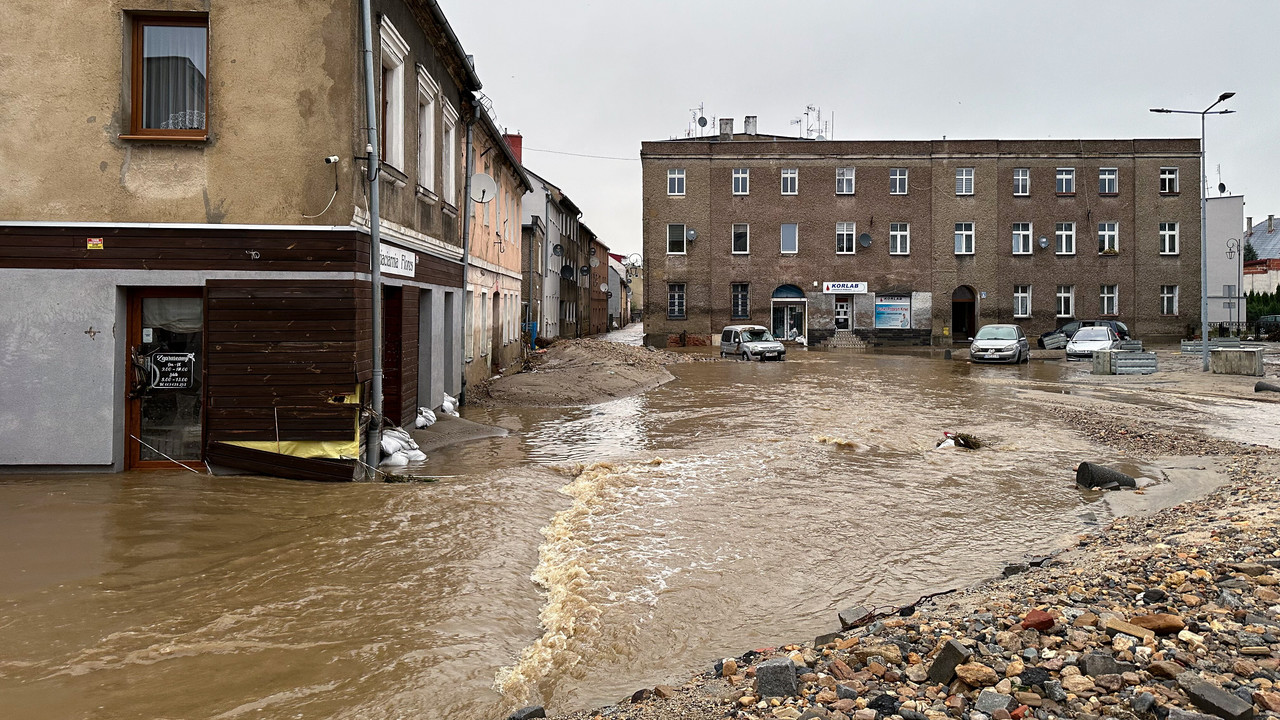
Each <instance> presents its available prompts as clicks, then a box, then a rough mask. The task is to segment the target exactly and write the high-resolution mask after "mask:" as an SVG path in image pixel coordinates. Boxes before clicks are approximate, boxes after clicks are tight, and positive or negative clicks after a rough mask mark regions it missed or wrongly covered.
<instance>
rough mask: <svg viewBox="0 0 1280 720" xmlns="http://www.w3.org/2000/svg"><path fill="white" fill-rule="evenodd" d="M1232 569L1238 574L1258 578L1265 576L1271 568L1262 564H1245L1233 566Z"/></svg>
mask: <svg viewBox="0 0 1280 720" xmlns="http://www.w3.org/2000/svg"><path fill="white" fill-rule="evenodd" d="M1231 569H1232V570H1235V571H1236V572H1238V573H1244V574H1245V575H1248V576H1250V577H1257V576H1258V575H1265V574H1266V573H1267V571H1268V570H1270V569H1271V568H1269V567H1267V566H1266V565H1263V564H1262V563H1252V562H1244V563H1236V564H1234V565H1232V566H1231Z"/></svg>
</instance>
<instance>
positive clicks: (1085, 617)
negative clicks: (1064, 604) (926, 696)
mask: <svg viewBox="0 0 1280 720" xmlns="http://www.w3.org/2000/svg"><path fill="white" fill-rule="evenodd" d="M1097 625H1098V616H1097V615H1094V614H1093V613H1091V612H1087V613H1083V614H1082V615H1080V616H1079V617H1077V618H1076V619H1075V620H1072V621H1071V626H1072V627H1078V628H1086V627H1097Z"/></svg>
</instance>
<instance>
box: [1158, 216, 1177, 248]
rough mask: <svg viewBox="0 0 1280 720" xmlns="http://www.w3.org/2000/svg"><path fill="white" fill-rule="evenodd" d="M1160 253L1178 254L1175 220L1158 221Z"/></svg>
mask: <svg viewBox="0 0 1280 720" xmlns="http://www.w3.org/2000/svg"><path fill="white" fill-rule="evenodd" d="M1160 254H1161V255H1177V254H1178V223H1176V222H1162V223H1160Z"/></svg>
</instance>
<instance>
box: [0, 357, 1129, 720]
mask: <svg viewBox="0 0 1280 720" xmlns="http://www.w3.org/2000/svg"><path fill="white" fill-rule="evenodd" d="M792 355H793V357H792V358H790V359H789V360H788V361H787V362H785V363H770V364H760V363H751V364H748V363H740V362H724V363H698V364H690V365H681V366H677V367H675V368H674V371H675V373H676V374H677V376H678V379H677V380H676V381H675V382H673V383H671V384H668V385H666V386H664V387H662V388H659V389H657V390H655V391H652V392H650V393H648V394H647V395H645V396H643V397H638V398H630V399H624V400H619V401H615V402H611V403H606V404H604V405H599V406H595V407H589V408H579V409H567V410H550V409H540V410H511V409H501V410H488V411H472V412H470V414H468V417H469V418H470V419H473V420H478V421H481V422H489V423H493V424H498V425H502V426H504V427H507V428H508V429H510V430H512V431H513V432H512V434H511V435H510V436H508V437H504V438H494V439H490V440H483V441H477V442H475V443H470V444H467V445H464V446H458V447H453V448H449V449H446V450H443V451H440V452H437V453H435V454H434V455H433V456H432V457H431V458H430V462H429V465H428V467H429V471H430V472H431V473H433V474H436V475H438V476H440V477H441V480H440V482H438V483H433V484H428V485H413V486H405V485H346V486H333V485H315V484H306V483H297V482H291V481H283V480H273V479H245V478H211V477H207V476H198V475H193V474H170V473H149V474H129V475H121V476H75V477H66V476H44V477H26V478H4V479H0V571H2V572H0V638H2V639H3V642H0V707H4V708H6V711H5V713H4V714H5V715H6V716H9V717H22V718H59V719H62V718H242V717H246V718H247V717H251V718H318V717H325V718H454V719H456V718H494V717H499V716H501V714H502V713H503V712H504V711H506V710H509V709H510V708H512V707H516V706H519V705H523V704H527V703H541V704H546V705H547V706H548V707H549V708H550V709H551V710H553V711H567V710H571V709H576V708H579V707H591V706H595V705H600V704H606V703H610V702H614V701H616V700H618V699H619V698H621V697H623V696H625V695H627V694H629V693H630V692H632V691H634V690H636V689H637V688H640V687H644V686H652V685H653V684H655V683H659V682H663V681H669V680H679V679H681V678H682V677H684V676H687V674H688V672H689V671H690V670H691V669H693V668H698V667H702V666H704V665H705V663H707V662H710V661H711V660H713V659H714V658H717V657H722V656H726V655H737V654H740V653H741V652H742V651H744V650H746V649H749V648H753V647H761V646H768V645H775V644H778V643H782V642H787V641H792V640H798V639H805V638H811V637H812V636H813V635H815V634H817V633H821V632H826V631H829V630H831V629H832V628H833V627H834V626H835V624H836V623H835V612H836V610H837V609H838V608H840V607H844V606H846V605H851V604H855V603H861V604H868V603H870V604H877V605H878V604H897V603H904V602H910V601H912V600H914V599H916V598H917V597H919V596H920V595H923V594H925V593H929V592H934V591H937V590H941V589H946V588H951V587H958V586H963V585H967V584H970V583H972V582H975V581H977V580H980V579H982V578H984V577H987V576H989V575H991V574H993V573H996V572H998V571H999V570H1000V568H1001V567H1002V565H1003V564H1004V563H1005V562H1007V561H1011V560H1016V559H1019V558H1020V557H1022V556H1023V555H1024V554H1034V553H1041V552H1045V551H1048V550H1050V549H1051V548H1053V547H1055V546H1058V545H1060V544H1062V543H1063V542H1065V541H1066V539H1067V538H1069V537H1070V536H1071V535H1073V534H1074V533H1078V532H1080V531H1082V530H1084V529H1085V528H1086V527H1087V526H1088V525H1089V523H1090V522H1091V521H1092V520H1093V519H1094V516H1095V514H1099V515H1100V514H1102V513H1103V512H1105V510H1104V508H1102V507H1101V506H1099V505H1098V504H1096V503H1095V504H1090V503H1088V502H1086V500H1085V499H1083V498H1082V497H1081V495H1080V493H1079V492H1078V491H1076V490H1075V489H1074V488H1073V486H1072V482H1071V479H1072V474H1071V468H1072V466H1073V465H1074V464H1075V463H1076V462H1078V461H1079V460H1080V459H1087V458H1090V457H1093V456H1095V455H1096V451H1097V449H1096V448H1095V447H1093V446H1091V445H1089V444H1088V443H1087V442H1086V441H1085V440H1083V439H1081V438H1079V437H1078V436H1076V435H1074V434H1072V433H1070V432H1068V431H1066V430H1065V429H1064V428H1062V427H1059V424H1058V423H1056V422H1055V421H1054V420H1053V419H1052V417H1051V416H1049V415H1048V414H1045V413H1043V412H1040V411H1039V408H1038V405H1037V403H1040V402H1043V399H1042V398H1041V399H1032V398H1030V397H1029V396H1028V395H1024V394H1022V393H1020V391H1019V390H1018V388H1019V386H1023V387H1035V386H1038V385H1042V384H1046V383H1053V382H1055V381H1056V380H1058V377H1059V373H1060V372H1061V371H1060V369H1059V368H1058V367H1057V365H1056V364H1053V363H1033V364H1032V365H1030V366H1028V367H979V366H970V365H967V364H963V363H956V362H950V361H944V360H942V359H940V358H936V357H932V356H928V355H914V356H913V355H900V356H894V355H867V354H856V353H837V352H830V353H822V352H796V353H793V354H792ZM1011 380H1012V381H1013V382H1011ZM1046 386H1047V385H1046ZM1031 395H1036V394H1035V393H1031ZM1038 397H1039V396H1038ZM944 430H961V431H964V432H968V433H971V434H974V435H976V436H978V437H980V438H982V439H983V440H985V441H986V442H987V443H988V446H987V447H985V448H983V449H982V450H980V451H977V452H969V451H963V450H935V449H934V445H935V443H936V442H937V441H938V440H939V439H941V437H942V431H944Z"/></svg>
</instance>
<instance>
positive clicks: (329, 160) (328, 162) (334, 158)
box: [324, 155, 338, 165]
mask: <svg viewBox="0 0 1280 720" xmlns="http://www.w3.org/2000/svg"><path fill="white" fill-rule="evenodd" d="M336 162H338V156H337V155H330V156H329V157H327V158H325V159H324V164H325V165H332V164H334V163H336Z"/></svg>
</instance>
